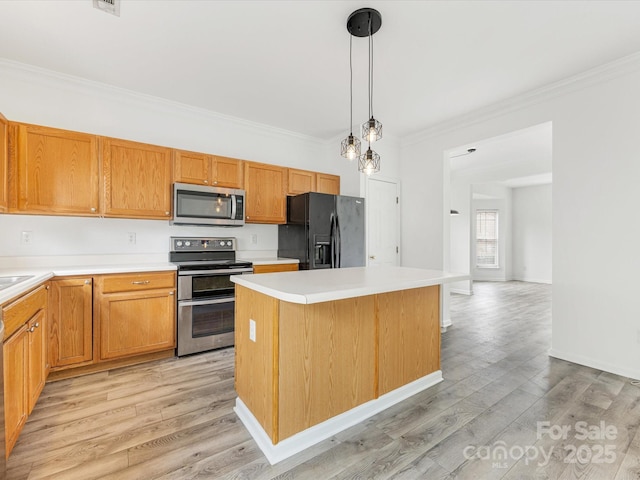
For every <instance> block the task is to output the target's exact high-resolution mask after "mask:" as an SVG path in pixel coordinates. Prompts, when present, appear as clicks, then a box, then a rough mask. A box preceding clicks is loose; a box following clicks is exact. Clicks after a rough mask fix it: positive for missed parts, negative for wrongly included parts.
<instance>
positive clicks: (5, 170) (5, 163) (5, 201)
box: [0, 113, 9, 212]
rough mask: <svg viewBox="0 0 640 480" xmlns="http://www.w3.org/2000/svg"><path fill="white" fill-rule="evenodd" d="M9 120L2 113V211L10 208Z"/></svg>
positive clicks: (0, 198)
mask: <svg viewBox="0 0 640 480" xmlns="http://www.w3.org/2000/svg"><path fill="white" fill-rule="evenodd" d="M8 175H9V122H7V119H6V118H4V116H3V115H2V114H1V113H0V212H6V211H7V209H8V208H9V193H8V181H9V179H8Z"/></svg>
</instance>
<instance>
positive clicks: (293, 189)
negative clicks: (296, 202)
mask: <svg viewBox="0 0 640 480" xmlns="http://www.w3.org/2000/svg"><path fill="white" fill-rule="evenodd" d="M287 171H288V174H289V175H288V178H289V188H288V189H287V193H288V194H289V195H299V194H300V193H307V192H315V191H316V173H315V172H309V171H307V170H296V169H295V168H288V169H287Z"/></svg>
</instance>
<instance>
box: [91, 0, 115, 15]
mask: <svg viewBox="0 0 640 480" xmlns="http://www.w3.org/2000/svg"><path fill="white" fill-rule="evenodd" d="M93 8H97V9H98V10H102V11H103V12H107V13H110V14H111V15H115V16H116V17H119V16H120V0H93Z"/></svg>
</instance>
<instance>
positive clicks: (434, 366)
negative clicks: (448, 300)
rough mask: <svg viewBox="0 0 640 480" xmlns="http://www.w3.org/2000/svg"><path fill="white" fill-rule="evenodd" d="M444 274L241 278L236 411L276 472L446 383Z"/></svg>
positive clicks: (349, 272)
mask: <svg viewBox="0 0 640 480" xmlns="http://www.w3.org/2000/svg"><path fill="white" fill-rule="evenodd" d="M465 278H467V276H466V275H455V274H449V273H445V272H442V271H436V270H422V269H415V268H405V267H357V268H343V269H327V270H305V271H299V272H284V273H273V274H266V275H236V276H234V277H232V280H233V282H235V283H236V307H235V309H236V310H235V349H236V351H235V356H236V364H235V367H236V369H235V386H236V392H237V393H238V398H237V399H236V407H235V411H236V413H237V415H238V417H239V418H240V420H241V421H242V422H243V423H244V425H245V426H246V428H247V429H248V430H249V432H250V433H251V435H252V436H253V438H254V439H255V440H256V442H257V444H258V445H259V447H260V448H261V450H262V451H263V453H264V454H265V456H266V457H267V459H268V460H269V461H270V462H271V463H272V464H273V463H277V462H279V461H281V460H283V459H285V458H287V457H289V456H291V455H293V454H295V453H297V452H299V451H301V450H303V449H305V448H308V447H309V446H311V445H313V444H315V443H318V442H320V441H321V440H323V439H325V438H328V437H330V436H331V435H334V434H336V433H338V432H339V431H342V430H344V429H346V428H348V427H350V426H352V425H355V424H356V423H359V422H361V421H362V420H364V419H366V418H368V417H370V416H372V415H374V414H375V413H377V412H380V411H381V410H384V409H386V408H388V407H389V406H391V405H393V404H395V403H398V402H400V401H402V400H404V399H405V398H408V397H409V396H411V395H414V394H416V393H417V392H419V391H422V390H424V389H426V388H428V387H430V386H432V385H435V384H436V383H438V382H440V381H442V372H441V371H440V285H441V284H442V283H445V282H454V281H458V280H463V279H465Z"/></svg>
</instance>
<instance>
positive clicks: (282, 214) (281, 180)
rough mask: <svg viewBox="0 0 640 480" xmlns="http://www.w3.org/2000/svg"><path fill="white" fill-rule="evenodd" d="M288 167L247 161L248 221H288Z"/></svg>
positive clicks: (245, 175)
mask: <svg viewBox="0 0 640 480" xmlns="http://www.w3.org/2000/svg"><path fill="white" fill-rule="evenodd" d="M286 174H287V171H286V168H282V167H278V166H275V165H266V164H263V163H254V162H245V166H244V189H245V190H246V192H247V198H246V200H245V203H246V214H245V219H246V221H247V223H286V221H287V211H286V208H287V196H286V192H287V177H286Z"/></svg>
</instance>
